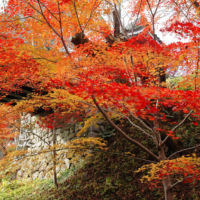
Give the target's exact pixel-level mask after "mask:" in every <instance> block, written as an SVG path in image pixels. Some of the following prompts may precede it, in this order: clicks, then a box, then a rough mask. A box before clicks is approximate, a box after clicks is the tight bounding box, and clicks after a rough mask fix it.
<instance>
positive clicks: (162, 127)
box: [0, 0, 200, 199]
mask: <svg viewBox="0 0 200 200" xmlns="http://www.w3.org/2000/svg"><path fill="white" fill-rule="evenodd" d="M123 3H124V2H123V1H114V0H113V1H104V0H103V1H102V0H9V1H8V5H7V6H6V8H5V9H4V12H3V13H2V14H1V16H0V19H1V20H0V29H1V33H0V84H1V90H0V94H1V96H0V97H1V99H2V100H1V101H2V102H4V103H2V105H1V107H0V109H1V112H2V113H3V112H6V111H5V106H7V107H8V109H12V113H13V114H11V113H9V115H7V114H6V116H7V117H8V118H9V121H7V122H6V123H5V121H4V120H3V119H1V120H0V139H1V140H2V142H3V141H5V138H7V137H8V135H9V134H11V136H13V137H15V135H14V134H13V131H12V130H11V128H10V127H12V124H13V120H14V119H15V120H16V119H18V118H19V113H21V112H30V113H34V112H36V111H37V110H38V109H41V108H42V109H43V110H46V111H49V110H51V111H53V112H51V115H50V116H49V118H48V117H46V118H43V119H41V120H43V121H42V125H43V126H47V127H48V128H50V129H53V128H56V127H54V126H53V125H52V122H53V121H55V119H56V122H57V126H60V125H61V124H63V123H66V124H67V123H80V122H82V124H83V128H82V130H80V131H79V132H78V133H77V136H78V137H81V136H82V135H83V134H84V131H85V130H87V129H88V128H89V127H90V126H91V125H94V124H97V123H98V121H99V120H102V119H104V120H106V121H107V122H108V123H109V124H110V125H111V126H112V127H113V128H114V129H115V130H116V132H117V133H119V135H121V136H123V137H125V138H126V139H127V140H128V141H130V143H132V144H134V145H137V146H138V147H139V148H140V149H141V150H142V151H144V152H145V153H146V155H147V157H148V159H152V160H153V161H155V162H154V163H153V164H150V165H144V166H143V167H141V168H140V169H139V170H138V172H143V173H144V172H147V174H146V176H144V177H143V179H142V180H143V181H148V182H149V183H150V184H151V186H158V185H159V184H163V187H164V190H165V198H166V199H172V198H171V197H172V196H171V194H170V191H171V189H172V188H173V187H175V186H176V185H177V184H178V183H182V182H192V183H196V182H197V181H198V180H200V176H199V173H200V161H199V157H198V154H192V153H194V150H196V151H195V152H197V149H199V146H200V144H199V143H198V140H195V139H194V140H195V142H194V143H193V144H192V146H189V145H185V146H184V147H183V148H182V149H176V150H174V151H173V150H172V151H173V152H170V153H169V152H168V150H169V148H170V147H169V146H168V141H169V140H170V141H173V142H174V144H178V142H179V141H183V140H184V138H186V136H185V132H186V130H183V129H181V131H179V129H180V128H181V127H183V126H184V127H185V129H186V128H187V125H188V123H190V125H188V126H192V127H193V129H195V130H196V129H198V127H199V126H200V77H199V64H200V63H199V61H200V49H199V48H200V47H199V43H200V24H199V19H200V14H199V13H200V6H199V3H198V2H197V1H193V0H186V1H185V0H177V1H176V3H175V1H173V0H157V1H154V0H138V1H130V2H129V3H128V4H127V2H125V4H123ZM120 6H121V10H122V11H121V13H120V9H119V8H120ZM123 6H124V7H125V9H128V15H129V18H125V20H124V21H123V19H122V18H123V17H122V16H123V14H124V13H123ZM167 13H170V15H167ZM116 16H117V17H116ZM163 16H164V17H163ZM129 21H130V23H129ZM158 35H166V36H168V35H173V37H174V38H175V39H176V40H177V42H171V43H170V42H168V41H167V40H169V39H162V40H161V39H160V38H159V37H158ZM165 38H166V37H165ZM175 39H174V41H176V40H175ZM25 86H26V87H29V88H32V91H31V93H30V94H29V95H26V96H25V97H24V98H23V99H21V100H19V101H16V99H14V98H13V100H11V101H10V100H8V102H7V103H6V104H5V101H4V100H5V98H8V97H9V96H8V95H11V94H16V95H20V94H22V93H23V87H25ZM52 113H53V114H52ZM0 115H1V113H0ZM51 119H52V120H51ZM8 122H9V123H8ZM124 123H125V124H129V125H128V126H131V127H132V128H134V130H137V131H138V132H139V133H141V134H144V135H145V136H146V137H147V138H149V139H150V140H151V141H152V144H154V147H155V149H153V150H152V149H151V148H148V147H147V146H145V145H144V144H145V143H143V142H142V141H138V140H137V139H134V134H133V132H132V131H131V130H133V129H130V130H129V131H127V130H123V127H124V126H123V124H124ZM185 124H187V125H185ZM191 124H192V125H191ZM6 127H7V129H6V132H5V128H6ZM2 130H3V131H2ZM9 131H10V132H9ZM190 134H191V137H195V136H194V133H192V132H191V133H190ZM186 139H187V138H186ZM9 140H10V137H9ZM186 143H187V142H186ZM181 156H182V157H181ZM173 182H174V183H173Z"/></svg>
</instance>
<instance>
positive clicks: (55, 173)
mask: <svg viewBox="0 0 200 200" xmlns="http://www.w3.org/2000/svg"><path fill="white" fill-rule="evenodd" d="M56 139H57V138H56V132H55V129H53V146H54V147H53V178H54V184H55V186H56V187H57V188H58V180H57V172H56V165H57V163H56V156H57V155H56V147H55V145H56Z"/></svg>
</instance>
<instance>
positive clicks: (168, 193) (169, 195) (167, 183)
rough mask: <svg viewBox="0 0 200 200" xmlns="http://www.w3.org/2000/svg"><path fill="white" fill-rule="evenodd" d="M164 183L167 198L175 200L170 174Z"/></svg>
mask: <svg viewBox="0 0 200 200" xmlns="http://www.w3.org/2000/svg"><path fill="white" fill-rule="evenodd" d="M162 184H163V189H164V194H165V200H173V194H172V191H171V178H170V176H167V178H166V179H165V180H163V182H162Z"/></svg>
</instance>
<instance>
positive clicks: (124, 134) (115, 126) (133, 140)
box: [92, 96, 160, 161]
mask: <svg viewBox="0 0 200 200" xmlns="http://www.w3.org/2000/svg"><path fill="white" fill-rule="evenodd" d="M92 100H93V102H94V104H95V105H96V107H97V108H98V110H99V111H100V112H101V113H102V115H103V116H104V118H105V119H106V120H107V121H108V122H109V123H110V125H111V126H112V127H113V128H115V129H116V130H117V131H118V132H119V133H120V134H121V135H122V136H123V137H124V138H126V139H127V140H128V141H130V142H131V143H133V144H135V145H137V146H138V147H140V149H142V150H143V151H145V152H146V153H148V154H149V155H150V156H152V157H153V158H155V159H156V160H158V161H159V160H160V159H159V157H158V156H157V155H156V154H154V153H153V152H152V151H151V150H149V149H148V148H146V147H145V146H144V145H143V144H141V143H140V142H138V141H137V140H135V139H133V138H131V137H129V136H128V135H127V134H126V133H125V132H124V131H123V130H122V129H121V128H119V127H118V126H117V125H116V124H115V123H114V122H113V121H112V120H111V119H110V118H109V116H108V115H107V114H106V112H104V110H103V109H102V108H101V107H100V105H99V104H98V103H97V101H96V99H95V97H94V96H92Z"/></svg>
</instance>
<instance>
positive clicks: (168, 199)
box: [159, 145, 173, 200]
mask: <svg viewBox="0 0 200 200" xmlns="http://www.w3.org/2000/svg"><path fill="white" fill-rule="evenodd" d="M159 156H160V158H161V160H166V155H165V148H164V145H163V146H161V147H160V152H159ZM162 184H163V189H164V195H165V200H173V194H172V190H171V186H172V183H171V177H170V176H167V177H166V179H164V180H163V181H162Z"/></svg>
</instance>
